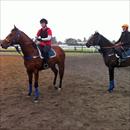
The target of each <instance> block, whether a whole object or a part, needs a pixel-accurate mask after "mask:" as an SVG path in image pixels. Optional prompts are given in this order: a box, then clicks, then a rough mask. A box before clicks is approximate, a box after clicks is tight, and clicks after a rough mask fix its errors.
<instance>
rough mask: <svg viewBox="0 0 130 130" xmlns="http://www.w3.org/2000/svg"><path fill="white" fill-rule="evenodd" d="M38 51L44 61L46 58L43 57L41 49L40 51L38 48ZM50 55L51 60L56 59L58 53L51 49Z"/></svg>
mask: <svg viewBox="0 0 130 130" xmlns="http://www.w3.org/2000/svg"><path fill="white" fill-rule="evenodd" d="M37 49H38V51H39V56H40V58H41V59H44V57H42V55H41V51H40V49H39V48H38V47H37ZM48 54H49V58H54V57H56V52H55V50H54V49H53V48H51V49H50V51H49V52H48Z"/></svg>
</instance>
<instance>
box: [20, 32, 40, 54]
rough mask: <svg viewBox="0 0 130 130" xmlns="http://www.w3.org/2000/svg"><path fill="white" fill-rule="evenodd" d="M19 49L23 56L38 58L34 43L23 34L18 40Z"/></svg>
mask: <svg viewBox="0 0 130 130" xmlns="http://www.w3.org/2000/svg"><path fill="white" fill-rule="evenodd" d="M20 47H21V50H22V52H23V54H24V56H38V55H39V54H38V50H37V47H36V45H35V43H34V42H33V41H32V40H31V39H30V38H29V37H28V36H27V35H26V34H24V33H23V35H22V36H21V39H20Z"/></svg>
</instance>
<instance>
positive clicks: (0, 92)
mask: <svg viewBox="0 0 130 130" xmlns="http://www.w3.org/2000/svg"><path fill="white" fill-rule="evenodd" d="M52 80H53V73H52V72H51V70H46V71H42V72H41V73H40V82H39V85H40V100H39V102H38V103H33V102H32V97H31V98H29V97H27V81H28V80H27V75H26V70H25V68H24V65H23V60H22V59H21V58H20V57H19V56H0V100H1V102H0V110H1V113H0V116H1V117H0V119H1V120H0V124H1V126H0V130H130V68H121V69H116V70H115V80H116V88H115V90H114V92H113V93H111V94H110V93H108V92H107V91H106V90H107V86H108V72H107V68H106V66H105V65H104V63H103V60H102V57H101V56H100V55H87V54H86V55H82V56H67V58H66V71H65V75H64V80H63V89H62V91H61V93H58V92H57V91H56V90H54V88H53V86H52Z"/></svg>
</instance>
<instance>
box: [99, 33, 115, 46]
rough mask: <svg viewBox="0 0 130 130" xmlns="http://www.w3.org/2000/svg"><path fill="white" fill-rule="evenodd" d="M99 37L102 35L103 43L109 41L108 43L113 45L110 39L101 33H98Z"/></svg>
mask: <svg viewBox="0 0 130 130" xmlns="http://www.w3.org/2000/svg"><path fill="white" fill-rule="evenodd" d="M99 35H100V36H101V37H102V42H103V43H106V44H107V43H109V44H111V45H113V43H112V42H111V41H110V40H108V39H107V38H106V37H104V36H103V35H101V34H99Z"/></svg>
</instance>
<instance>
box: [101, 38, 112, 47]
mask: <svg viewBox="0 0 130 130" xmlns="http://www.w3.org/2000/svg"><path fill="white" fill-rule="evenodd" d="M111 46H113V44H112V43H111V42H110V41H109V40H108V39H106V38H105V37H103V36H102V38H101V42H100V47H104V48H105V47H106V48H107V47H111Z"/></svg>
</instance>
